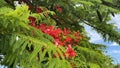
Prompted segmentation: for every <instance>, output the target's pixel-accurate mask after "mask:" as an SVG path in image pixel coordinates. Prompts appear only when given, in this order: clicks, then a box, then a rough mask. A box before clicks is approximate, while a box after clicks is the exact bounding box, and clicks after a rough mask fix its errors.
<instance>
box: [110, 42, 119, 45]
mask: <svg viewBox="0 0 120 68" xmlns="http://www.w3.org/2000/svg"><path fill="white" fill-rule="evenodd" d="M110 46H119V44H117V43H116V42H113V43H111V45H110Z"/></svg>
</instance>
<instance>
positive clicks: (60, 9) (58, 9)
mask: <svg viewBox="0 0 120 68" xmlns="http://www.w3.org/2000/svg"><path fill="white" fill-rule="evenodd" d="M55 8H56V10H57V11H58V12H62V11H63V10H62V7H60V6H57V5H56V6H55Z"/></svg>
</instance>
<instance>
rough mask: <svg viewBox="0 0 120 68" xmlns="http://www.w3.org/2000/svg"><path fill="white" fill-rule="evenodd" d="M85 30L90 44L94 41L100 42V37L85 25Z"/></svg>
mask: <svg viewBox="0 0 120 68" xmlns="http://www.w3.org/2000/svg"><path fill="white" fill-rule="evenodd" d="M85 29H86V31H87V33H88V36H89V37H90V42H93V43H95V42H96V41H101V40H102V37H101V36H100V35H99V34H98V33H97V32H96V31H95V30H92V28H91V27H90V26H88V25H85Z"/></svg>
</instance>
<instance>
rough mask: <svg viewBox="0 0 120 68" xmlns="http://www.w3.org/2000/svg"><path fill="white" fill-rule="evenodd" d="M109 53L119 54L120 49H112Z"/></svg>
mask: <svg viewBox="0 0 120 68" xmlns="http://www.w3.org/2000/svg"><path fill="white" fill-rule="evenodd" d="M111 53H116V54H120V50H112V51H111Z"/></svg>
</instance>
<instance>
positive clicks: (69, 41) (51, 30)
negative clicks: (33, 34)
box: [29, 16, 82, 57]
mask: <svg viewBox="0 0 120 68" xmlns="http://www.w3.org/2000/svg"><path fill="white" fill-rule="evenodd" d="M29 20H30V22H31V24H30V25H31V26H33V27H36V28H37V29H40V30H41V31H42V32H43V33H46V34H49V35H50V36H52V37H53V38H54V42H53V43H54V44H55V45H56V46H57V47H59V46H63V47H65V48H66V52H65V53H64V55H65V57H75V56H76V52H75V51H74V50H73V48H72V45H74V46H76V45H77V44H78V42H79V41H80V38H81V37H82V35H80V33H79V32H72V31H70V29H66V28H64V29H63V30H62V29H60V28H55V27H54V26H48V25H47V24H39V25H35V20H36V19H35V18H34V17H31V16H30V17H29Z"/></svg>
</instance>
